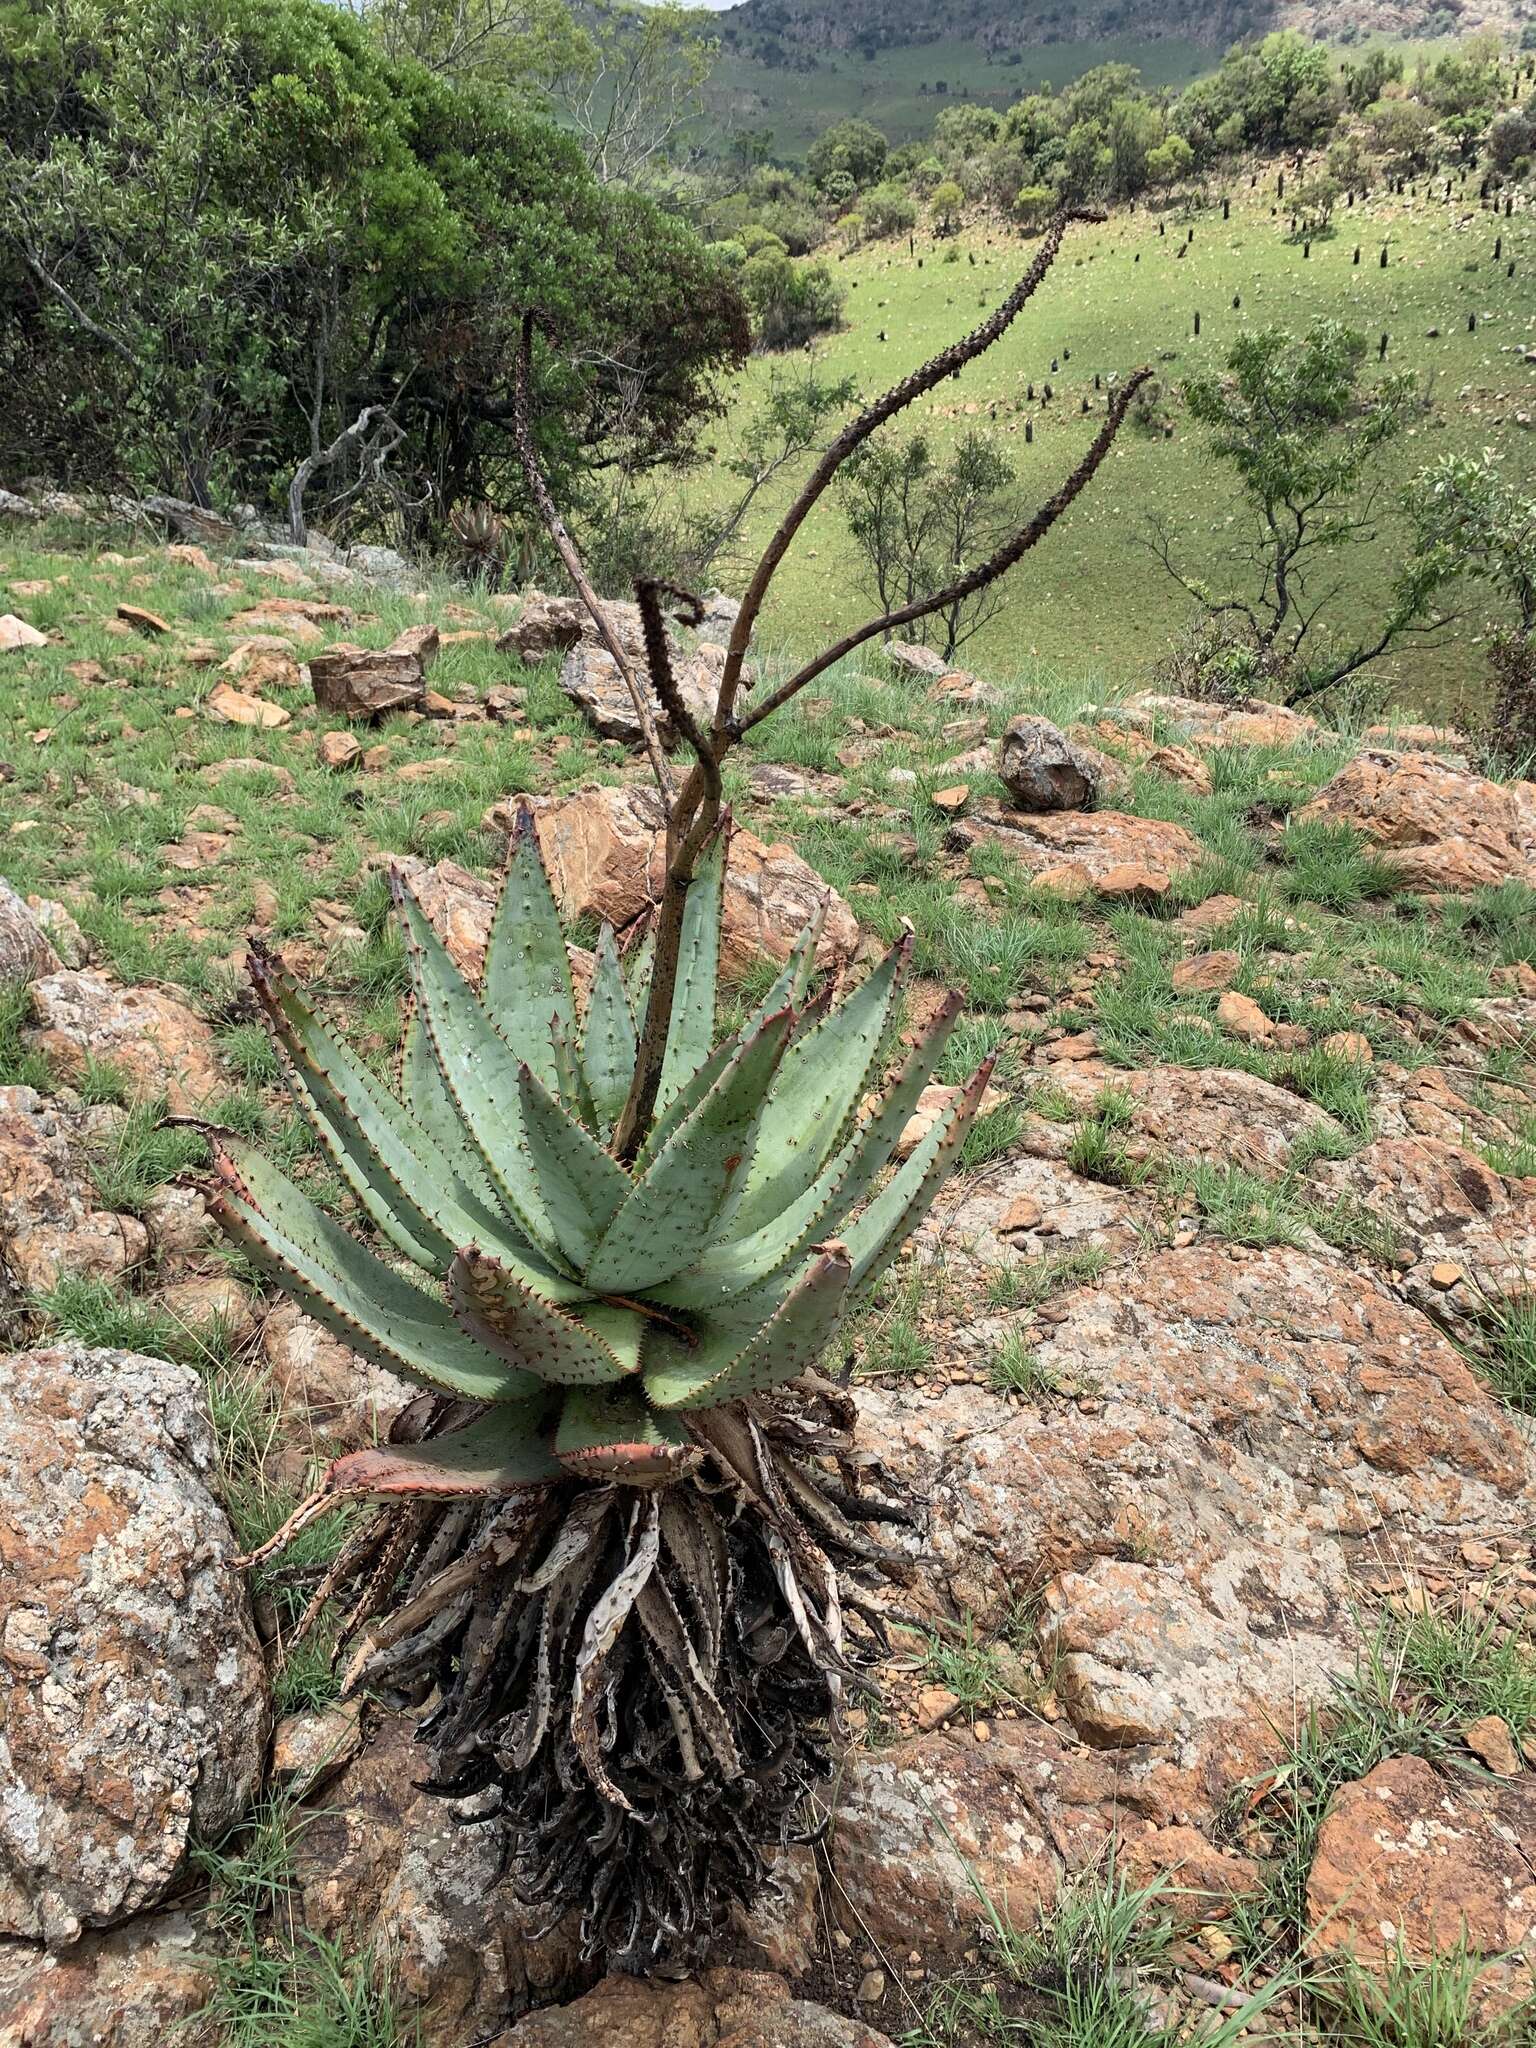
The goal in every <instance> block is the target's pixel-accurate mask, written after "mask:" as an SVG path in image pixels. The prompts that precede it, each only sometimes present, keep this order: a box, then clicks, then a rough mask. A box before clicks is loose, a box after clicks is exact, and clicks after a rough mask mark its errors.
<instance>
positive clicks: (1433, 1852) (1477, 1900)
mask: <svg viewBox="0 0 1536 2048" xmlns="http://www.w3.org/2000/svg"><path fill="white" fill-rule="evenodd" d="M1533 1838H1536V1776H1532V1775H1529V1774H1527V1775H1525V1776H1523V1777H1520V1778H1515V1779H1501V1780H1497V1781H1495V1782H1492V1783H1490V1782H1489V1781H1487V1780H1483V1781H1481V1782H1479V1781H1478V1780H1476V1779H1474V1778H1469V1777H1467V1776H1466V1775H1464V1774H1463V1773H1461V1772H1444V1773H1442V1772H1440V1771H1437V1770H1436V1769H1435V1767H1434V1765H1433V1764H1432V1763H1430V1762H1428V1760H1427V1759H1425V1758H1424V1757H1416V1756H1400V1757H1391V1758H1389V1759H1388V1760H1387V1761H1386V1762H1385V1763H1381V1764H1378V1765H1377V1766H1376V1768H1375V1769H1374V1770H1373V1771H1371V1772H1370V1773H1369V1775H1368V1776H1366V1777H1364V1778H1361V1779H1360V1780H1358V1782H1356V1783H1355V1784H1353V1785H1346V1786H1345V1787H1344V1788H1343V1790H1342V1791H1341V1792H1339V1793H1338V1795H1337V1796H1336V1797H1335V1799H1334V1801H1333V1804H1332V1806H1331V1807H1330V1808H1329V1811H1328V1817H1327V1819H1326V1820H1325V1821H1324V1822H1323V1827H1322V1833H1321V1834H1320V1835H1319V1837H1318V1843H1317V1853H1316V1855H1315V1856H1314V1857H1313V1860H1312V1870H1311V1874H1310V1876H1309V1877H1308V1879H1307V1911H1308V1916H1309V1920H1310V1932H1309V1935H1308V1945H1309V1946H1310V1948H1311V1949H1312V1950H1313V1952H1314V1953H1315V1954H1328V1953H1331V1952H1332V1951H1334V1950H1337V1949H1342V1948H1349V1949H1352V1950H1353V1951H1354V1953H1355V1955H1356V1956H1357V1958H1358V1959H1359V1961H1360V1962H1361V1963H1363V1964H1364V1965H1365V1966H1366V1967H1367V1968H1368V1969H1381V1968H1389V1967H1391V1965H1392V1963H1393V1961H1394V1959H1395V1958H1396V1956H1397V1955H1398V1954H1399V1953H1401V1954H1402V1955H1403V1956H1405V1957H1406V1958H1407V1960H1408V1961H1410V1962H1414V1963H1425V1962H1428V1961H1430V1960H1431V1958H1433V1957H1435V1956H1439V1955H1447V1954H1450V1953H1451V1952H1453V1951H1454V1950H1456V1949H1457V1948H1458V1946H1459V1945H1460V1944H1461V1943H1462V1942H1463V1941H1464V1942H1465V1945H1466V1949H1467V1951H1468V1953H1469V1954H1470V1955H1472V1956H1474V1957H1499V1956H1506V1955H1516V1956H1520V1957H1522V1958H1523V1959H1524V1961H1525V1963H1526V1966H1527V1969H1529V1968H1530V1966H1531V1965H1532V1963H1533V1962H1536V1872H1533V1870H1532V1867H1531V1861H1530V1856H1529V1852H1528V1848H1529V1844H1530V1842H1531V1841H1532V1839H1533Z"/></svg>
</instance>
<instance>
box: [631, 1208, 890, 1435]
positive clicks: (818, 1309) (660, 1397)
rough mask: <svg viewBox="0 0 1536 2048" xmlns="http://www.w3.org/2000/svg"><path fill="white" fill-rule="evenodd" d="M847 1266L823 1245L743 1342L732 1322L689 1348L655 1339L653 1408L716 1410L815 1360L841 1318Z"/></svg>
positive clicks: (839, 1250)
mask: <svg viewBox="0 0 1536 2048" xmlns="http://www.w3.org/2000/svg"><path fill="white" fill-rule="evenodd" d="M850 1271H851V1268H850V1264H849V1259H848V1254H847V1252H846V1251H845V1249H844V1248H843V1246H841V1245H828V1246H826V1247H825V1249H824V1250H823V1251H822V1252H821V1253H820V1255H819V1256H818V1257H816V1258H814V1259H813V1260H812V1262H811V1264H810V1265H809V1266H808V1267H807V1268H806V1270H805V1272H804V1273H803V1274H802V1275H801V1277H800V1279H799V1281H798V1282H797V1284H796V1285H795V1286H794V1287H793V1288H791V1289H790V1291H789V1293H788V1294H787V1295H786V1296H785V1298H784V1300H783V1301H782V1302H781V1304H780V1305H779V1308H778V1309H777V1311H776V1312H775V1314H774V1315H773V1316H772V1317H771V1318H770V1319H769V1320H768V1321H767V1322H766V1323H764V1324H763V1325H762V1326H761V1327H760V1328H759V1329H757V1331H756V1333H755V1334H754V1335H751V1336H750V1337H749V1338H747V1341H746V1342H745V1343H744V1342H743V1331H742V1329H741V1327H740V1326H739V1325H737V1324H734V1323H730V1322H725V1321H722V1322H721V1323H719V1324H718V1325H717V1326H714V1327H712V1328H710V1329H709V1330H708V1331H707V1333H706V1334H705V1336H704V1338H703V1341H702V1342H701V1343H700V1345H699V1348H698V1349H697V1350H696V1351H685V1350H684V1349H683V1348H682V1346H681V1345H679V1344H676V1343H675V1342H674V1343H664V1342H659V1343H658V1346H657V1356H656V1358H655V1359H654V1360H653V1362H652V1363H651V1364H650V1365H649V1366H648V1367H647V1368H646V1374H645V1391H646V1394H647V1396H648V1398H649V1399H650V1400H651V1401H652V1402H654V1404H655V1405H656V1406H657V1407H658V1408H663V1409H666V1408H718V1407H720V1406H721V1405H722V1404H723V1403H725V1402H727V1401H739V1400H742V1399H743V1398H744V1397H745V1396H746V1395H748V1394H763V1393H767V1392H768V1391H769V1389H770V1388H773V1387H778V1386H782V1385H783V1384H784V1382H785V1381H786V1380H792V1379H794V1378H795V1377H796V1375H797V1374H799V1373H802V1372H805V1371H807V1370H808V1369H809V1368H810V1367H811V1366H813V1365H814V1364H815V1363H816V1360H817V1358H818V1357H819V1356H820V1355H821V1352H822V1350H823V1348H824V1347H825V1345H826V1344H827V1343H828V1341H829V1340H830V1338H831V1337H832V1334H833V1332H834V1331H835V1330H836V1328H837V1326H838V1323H839V1322H840V1321H841V1320H842V1314H843V1303H844V1300H845V1297H846V1296H847V1292H848V1284H849V1276H850Z"/></svg>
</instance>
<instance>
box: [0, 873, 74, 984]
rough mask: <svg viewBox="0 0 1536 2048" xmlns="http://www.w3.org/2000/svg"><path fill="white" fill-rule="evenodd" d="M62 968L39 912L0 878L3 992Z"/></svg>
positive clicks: (0, 947)
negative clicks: (5, 989)
mask: <svg viewBox="0 0 1536 2048" xmlns="http://www.w3.org/2000/svg"><path fill="white" fill-rule="evenodd" d="M63 964H64V963H63V962H62V960H61V959H60V958H59V956H58V954H57V953H56V952H55V951H54V948H53V946H52V945H51V944H50V943H49V939H48V934H47V933H46V932H45V931H44V930H43V927H42V924H41V922H40V921H39V919H38V916H37V913H36V911H35V910H33V909H32V907H31V905H30V904H28V903H26V902H24V901H23V899H22V898H21V897H20V896H18V895H17V893H16V891H15V890H14V889H13V888H12V887H11V885H10V883H9V882H8V881H6V880H5V878H4V876H0V988H6V987H9V988H16V987H19V986H20V985H21V984H23V983H25V982H29V981H35V980H36V979H37V977H38V976H39V975H40V974H52V973H54V972H55V971H56V970H57V969H58V968H59V967H61V966H62V965H63Z"/></svg>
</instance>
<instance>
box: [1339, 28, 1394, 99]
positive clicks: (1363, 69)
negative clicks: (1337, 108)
mask: <svg viewBox="0 0 1536 2048" xmlns="http://www.w3.org/2000/svg"><path fill="white" fill-rule="evenodd" d="M1402 75H1403V58H1402V52H1401V51H1399V50H1389V49H1387V48H1386V46H1385V44H1381V43H1378V44H1377V45H1376V47H1375V48H1374V49H1371V50H1367V51H1366V52H1365V54H1364V56H1362V57H1360V58H1358V59H1357V60H1356V61H1355V62H1354V63H1352V64H1346V65H1345V66H1344V97H1345V98H1346V99H1347V100H1348V102H1349V104H1350V106H1351V107H1352V108H1353V109H1354V111H1355V112H1356V113H1357V114H1359V113H1363V112H1364V111H1365V109H1366V108H1367V107H1369V106H1373V105H1374V104H1375V103H1376V101H1377V100H1379V99H1380V98H1381V97H1382V95H1383V94H1384V93H1385V91H1386V89H1387V87H1388V86H1389V85H1394V84H1396V83H1397V82H1398V80H1399V79H1401V77H1402Z"/></svg>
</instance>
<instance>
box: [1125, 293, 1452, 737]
mask: <svg viewBox="0 0 1536 2048" xmlns="http://www.w3.org/2000/svg"><path fill="white" fill-rule="evenodd" d="M1366 353H1367V351H1366V342H1365V337H1364V335H1362V334H1360V333H1357V332H1356V331H1355V330H1354V329H1352V328H1348V327H1344V326H1341V325H1339V324H1338V323H1337V322H1333V321H1327V322H1323V323H1322V324H1320V325H1319V326H1316V327H1314V328H1313V329H1312V330H1311V331H1310V332H1309V333H1308V334H1306V335H1305V336H1302V337H1300V338H1298V337H1297V336H1295V335H1292V334H1287V333H1285V332H1284V331H1283V330H1281V329H1279V328H1267V329H1265V330H1263V331H1262V332H1259V333H1256V334H1251V335H1245V336H1243V337H1242V338H1241V339H1240V340H1239V341H1237V342H1236V343H1234V345H1233V347H1232V350H1231V352H1230V354H1229V355H1228V357H1227V365H1226V372H1225V374H1224V375H1218V376H1201V377H1194V378H1191V379H1190V380H1189V381H1188V382H1187V383H1186V384H1185V386H1184V390H1183V397H1184V403H1185V406H1186V408H1187V409H1188V412H1189V414H1190V416H1191V418H1192V419H1193V420H1195V421H1196V423H1197V424H1198V425H1200V426H1202V427H1204V428H1205V429H1206V431H1207V435H1208V445H1209V448H1210V452H1211V454H1212V455H1213V456H1214V457H1215V459H1216V460H1217V461H1218V462H1220V463H1223V464H1225V465H1226V466H1227V467H1228V468H1230V470H1231V471H1232V473H1233V475H1234V477H1235V479H1236V482H1237V485H1238V488H1239V490H1240V492H1241V494H1242V502H1243V508H1244V514H1245V521H1246V529H1247V530H1246V532H1245V533H1244V534H1243V535H1242V537H1241V539H1240V540H1239V541H1238V543H1237V545H1236V547H1235V549H1234V550H1233V551H1232V556H1231V559H1232V562H1233V567H1234V569H1235V571H1236V575H1237V578H1238V579H1240V583H1239V587H1238V588H1236V589H1229V590H1226V591H1223V590H1222V589H1221V588H1220V587H1219V585H1218V583H1217V582H1216V580H1215V578H1211V579H1209V580H1208V579H1207V578H1204V577H1202V578H1199V579H1198V580H1197V579H1196V578H1195V577H1193V576H1191V575H1189V574H1188V573H1186V571H1185V570H1183V569H1182V568H1181V567H1180V566H1179V564H1178V562H1177V560H1176V558H1175V546H1174V540H1173V537H1172V535H1171V534H1170V532H1169V531H1168V529H1167V528H1166V527H1164V526H1161V525H1159V526H1155V527H1154V531H1153V535H1152V538H1151V545H1152V547H1153V549H1154V552H1155V553H1156V554H1157V556H1158V558H1159V559H1160V560H1161V561H1162V562H1163V564H1164V566H1165V568H1166V569H1167V570H1168V571H1169V573H1170V574H1171V575H1172V576H1173V577H1174V579H1175V581H1177V582H1178V583H1179V585H1180V587H1181V588H1182V589H1184V590H1186V591H1187V592H1188V593H1189V594H1190V595H1191V596H1192V597H1194V598H1196V599H1197V601H1198V602H1199V604H1200V606H1201V609H1202V611H1203V613H1204V614H1205V615H1206V616H1207V617H1208V618H1211V619H1221V620H1225V621H1228V622H1238V623H1240V624H1241V625H1242V626H1243V627H1244V628H1245V629H1246V631H1247V633H1248V635H1249V636H1250V641H1251V645H1252V648H1253V651H1254V653H1255V655H1256V657H1257V658H1258V660H1259V661H1260V662H1261V663H1262V664H1263V665H1264V667H1265V669H1266V670H1267V671H1268V672H1271V673H1273V674H1274V675H1275V676H1276V677H1277V679H1278V680H1280V681H1281V682H1282V683H1283V684H1284V685H1285V687H1286V688H1287V690H1288V694H1289V696H1290V697H1291V699H1292V701H1295V702H1300V701H1302V700H1304V699H1306V698H1309V697H1314V696H1317V695H1318V694H1320V693H1321V692H1322V691H1324V690H1328V689H1331V688H1333V687H1334V686H1335V685H1336V684H1338V683H1340V682H1342V681H1344V680H1345V678H1346V677H1349V676H1352V675H1354V674H1356V673H1357V672H1358V671H1359V670H1361V669H1363V668H1365V667H1366V666H1368V664H1369V663H1371V662H1373V661H1376V660H1379V659H1380V657H1381V656H1382V655H1384V654H1386V653H1387V652H1388V650H1389V649H1390V648H1391V647H1393V646H1394V645H1395V644H1396V643H1397V642H1398V641H1399V640H1401V639H1402V638H1403V637H1404V636H1406V635H1412V634H1416V633H1420V632H1436V631H1438V630H1439V627H1440V625H1441V623H1442V622H1441V621H1439V620H1435V621H1432V622H1430V623H1429V624H1428V625H1424V624H1422V623H1421V622H1422V621H1423V620H1424V615H1425V613H1426V611H1427V609H1428V606H1429V602H1430V598H1431V595H1432V592H1433V589H1434V587H1435V581H1436V578H1435V576H1434V574H1433V573H1432V571H1431V568H1430V566H1429V565H1428V564H1427V563H1426V562H1425V561H1424V560H1423V559H1422V558H1421V557H1419V556H1417V555H1411V556H1410V558H1409V559H1408V561H1407V564H1406V566H1405V567H1404V569H1403V570H1402V572H1401V574H1400V576H1399V578H1398V580H1397V583H1396V584H1395V586H1394V588H1393V590H1392V593H1391V595H1390V598H1389V600H1388V602H1387V603H1386V605H1385V607H1384V608H1383V611H1382V616H1381V617H1380V618H1379V619H1378V620H1376V621H1375V622H1374V623H1373V624H1372V625H1370V626H1369V627H1368V628H1367V629H1366V631H1365V632H1363V633H1361V634H1358V635H1355V634H1351V635H1349V636H1347V637H1345V638H1344V639H1342V640H1340V639H1338V638H1337V637H1336V634H1335V630H1334V629H1333V628H1332V627H1331V626H1330V625H1329V624H1328V623H1326V622H1325V619H1324V614H1325V612H1326V611H1327V610H1328V609H1329V607H1330V606H1332V605H1333V604H1334V602H1335V600H1336V599H1338V598H1339V597H1340V596H1342V595H1343V594H1344V592H1345V591H1346V589H1347V588H1348V585H1347V581H1346V580H1345V579H1344V578H1343V576H1342V574H1340V575H1339V576H1338V577H1337V578H1335V577H1334V576H1333V574H1332V572H1334V571H1335V570H1338V571H1340V572H1342V569H1343V568H1344V567H1345V566H1346V565H1347V563H1348V561H1349V559H1350V556H1351V553H1352V551H1353V550H1355V549H1357V548H1358V547H1360V546H1361V545H1363V544H1365V543H1367V542H1370V541H1373V540H1374V539H1375V538H1376V537H1377V534H1378V531H1379V527H1380V519H1379V517H1378V512H1379V506H1380V501H1381V496H1382V492H1383V489H1384V472H1383V469H1382V465H1381V461H1380V455H1381V451H1382V450H1383V449H1384V448H1385V447H1386V446H1387V444H1388V443H1389V442H1391V441H1392V440H1394V439H1395V438H1396V437H1397V435H1398V434H1399V433H1401V432H1402V430H1403V428H1404V427H1405V426H1406V425H1407V422H1408V419H1409V417H1410V414H1411V412H1412V409H1413V407H1414V405H1415V403H1416V396H1415V385H1414V379H1413V378H1412V377H1411V376H1410V375H1402V376H1395V377H1386V378H1383V379H1382V380H1381V382H1379V383H1378V384H1376V385H1375V386H1373V387H1366V386H1365V385H1363V383H1362V371H1363V368H1364V364H1365V359H1366ZM1360 610H1361V605H1360V602H1359V600H1358V597H1355V596H1352V597H1351V601H1350V605H1349V615H1350V617H1351V618H1352V619H1353V618H1354V617H1356V616H1357V615H1358V614H1359V612H1360Z"/></svg>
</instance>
